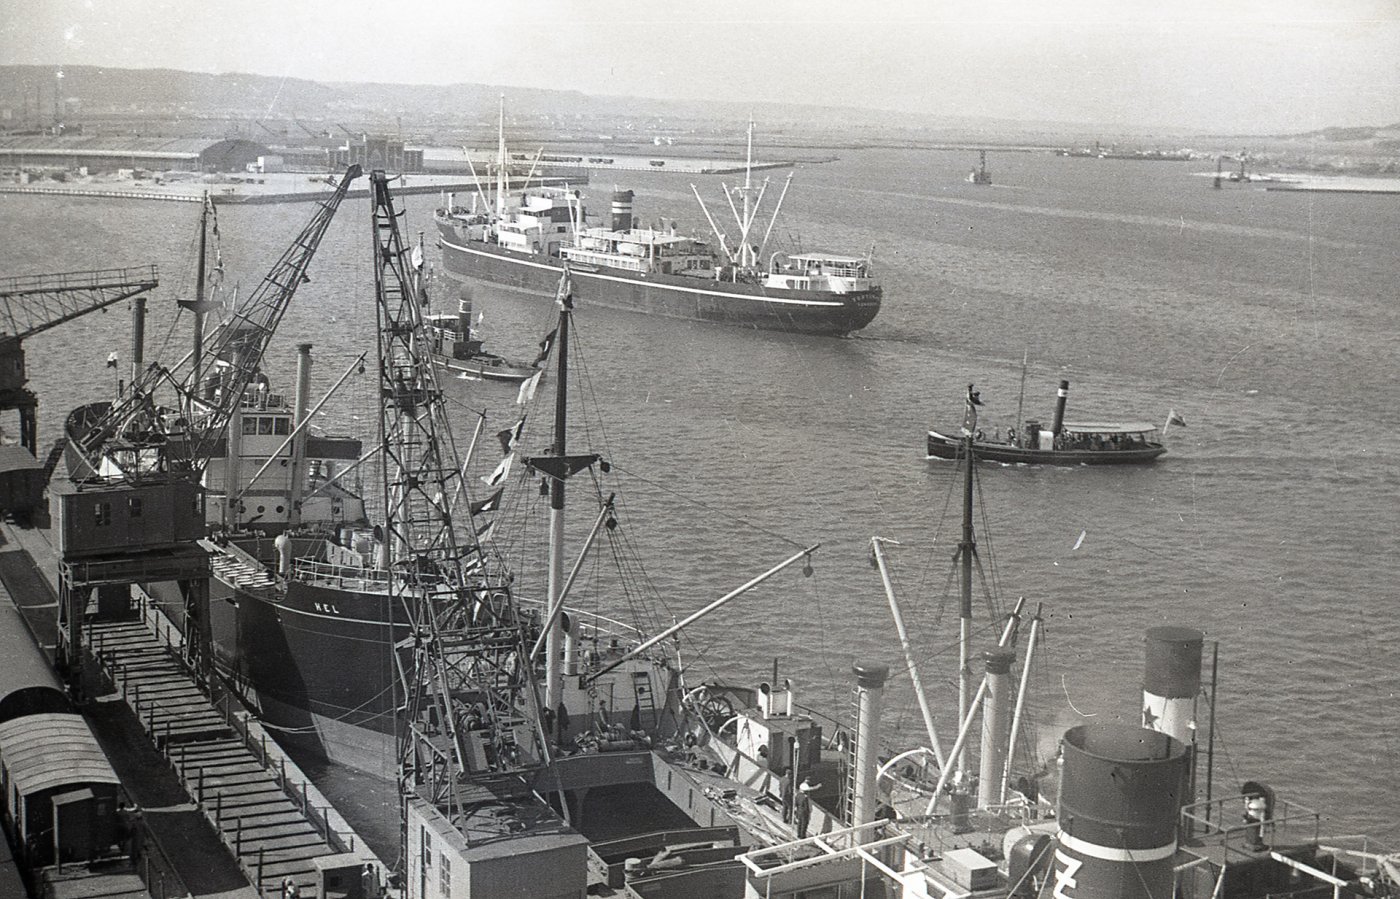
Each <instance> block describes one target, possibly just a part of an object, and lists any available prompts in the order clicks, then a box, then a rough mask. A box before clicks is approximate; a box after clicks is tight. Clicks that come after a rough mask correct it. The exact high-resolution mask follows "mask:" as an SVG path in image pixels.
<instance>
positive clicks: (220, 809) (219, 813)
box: [214, 790, 224, 830]
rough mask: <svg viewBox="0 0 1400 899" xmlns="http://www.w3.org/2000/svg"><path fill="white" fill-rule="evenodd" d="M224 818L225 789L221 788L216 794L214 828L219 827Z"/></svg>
mask: <svg viewBox="0 0 1400 899" xmlns="http://www.w3.org/2000/svg"><path fill="white" fill-rule="evenodd" d="M223 820H224V791H223V790H220V791H219V792H218V793H217V794H216V795H215V796H214V829H216V830H217V829H219V825H220V824H221V823H222V822H223Z"/></svg>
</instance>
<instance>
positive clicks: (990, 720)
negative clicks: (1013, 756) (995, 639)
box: [977, 649, 1016, 808]
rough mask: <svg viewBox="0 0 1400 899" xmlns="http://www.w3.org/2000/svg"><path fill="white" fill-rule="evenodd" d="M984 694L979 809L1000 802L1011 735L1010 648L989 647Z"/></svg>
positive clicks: (984, 654) (1013, 660)
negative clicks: (985, 691)
mask: <svg viewBox="0 0 1400 899" xmlns="http://www.w3.org/2000/svg"><path fill="white" fill-rule="evenodd" d="M983 659H985V660H986V663H987V695H986V699H985V701H984V703H983V706H982V770H981V776H980V778H979V780H978V796H977V804H978V805H979V806H981V807H982V808H986V807H987V806H989V805H996V804H997V803H998V802H1001V779H1002V776H1003V774H1004V772H1005V771H1006V754H1007V752H1008V751H1009V749H1010V747H1009V745H1008V739H1009V737H1010V734H1011V705H1012V698H1013V690H1012V689H1011V665H1012V663H1013V662H1015V661H1016V653H1015V652H1014V651H1013V650H1010V649H989V650H987V651H986V652H985V653H983Z"/></svg>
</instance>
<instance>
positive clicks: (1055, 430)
mask: <svg viewBox="0 0 1400 899" xmlns="http://www.w3.org/2000/svg"><path fill="white" fill-rule="evenodd" d="M1068 399H1069V382H1068V381H1061V382H1060V390H1059V393H1058V394H1057V395H1056V397H1055V419H1054V421H1053V422H1051V424H1050V433H1052V434H1054V435H1055V436H1056V437H1058V436H1060V431H1062V430H1063V429H1064V426H1065V402H1066V401H1067V400H1068Z"/></svg>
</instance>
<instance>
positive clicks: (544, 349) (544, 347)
mask: <svg viewBox="0 0 1400 899" xmlns="http://www.w3.org/2000/svg"><path fill="white" fill-rule="evenodd" d="M558 334H559V329H558V328H555V329H554V330H553V331H550V332H549V333H548V334H546V335H544V340H541V341H540V351H539V354H538V355H536V356H535V363H534V364H535V365H537V366H538V365H539V364H540V363H541V362H543V361H544V360H546V359H548V358H549V351H550V350H552V349H554V338H555V337H556V336H557V335H558Z"/></svg>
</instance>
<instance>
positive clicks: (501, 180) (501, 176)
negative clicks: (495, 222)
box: [496, 94, 510, 219]
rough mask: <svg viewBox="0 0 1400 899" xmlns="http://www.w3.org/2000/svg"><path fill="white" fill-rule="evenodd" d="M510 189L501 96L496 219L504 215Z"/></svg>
mask: <svg viewBox="0 0 1400 899" xmlns="http://www.w3.org/2000/svg"><path fill="white" fill-rule="evenodd" d="M509 189H510V176H509V175H508V174H507V173H506V95H505V94H501V105H500V110H499V112H498V113H497V117H496V217H497V218H498V219H499V218H501V217H503V216H504V215H505V214H506V192H507V191H508V190H509Z"/></svg>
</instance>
